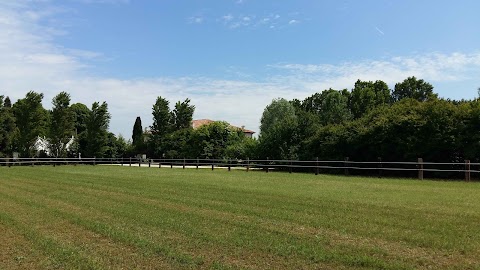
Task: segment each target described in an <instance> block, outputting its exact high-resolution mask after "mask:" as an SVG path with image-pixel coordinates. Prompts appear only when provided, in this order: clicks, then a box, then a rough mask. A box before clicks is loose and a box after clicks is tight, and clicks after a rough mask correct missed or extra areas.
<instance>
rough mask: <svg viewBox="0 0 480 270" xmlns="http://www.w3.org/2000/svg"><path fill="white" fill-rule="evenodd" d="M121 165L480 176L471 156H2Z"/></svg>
mask: <svg viewBox="0 0 480 270" xmlns="http://www.w3.org/2000/svg"><path fill="white" fill-rule="evenodd" d="M79 164H83V165H100V164H110V165H120V166H144V167H145V166H148V167H158V168H174V167H175V168H183V169H185V168H194V169H199V168H204V169H205V168H208V169H211V170H214V169H215V168H223V169H227V170H229V171H230V170H232V169H242V170H245V171H246V172H248V171H250V170H262V171H265V172H266V173H268V172H271V171H284V172H289V173H292V172H307V173H314V174H320V173H322V174H324V173H327V174H344V175H350V174H353V175H369V176H378V177H385V176H395V177H405V178H418V179H424V178H439V179H447V178H448V179H464V180H466V181H471V180H479V177H480V163H471V162H470V161H469V160H465V161H464V162H456V163H449V162H445V163H439V162H425V161H423V159H421V158H419V159H418V160H417V161H412V162H392V161H382V160H381V159H380V158H379V159H378V160H377V161H352V160H349V159H348V158H345V159H344V160H318V159H316V160H271V159H264V160H250V159H245V160H238V159H198V158H197V159H139V158H82V159H79V158H17V159H14V158H0V166H8V167H11V166H38V165H50V166H61V165H74V166H76V165H79Z"/></svg>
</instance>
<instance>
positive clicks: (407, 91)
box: [392, 76, 437, 102]
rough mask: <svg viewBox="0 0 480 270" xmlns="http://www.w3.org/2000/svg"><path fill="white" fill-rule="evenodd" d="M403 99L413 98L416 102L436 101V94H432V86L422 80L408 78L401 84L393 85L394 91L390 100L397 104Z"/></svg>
mask: <svg viewBox="0 0 480 270" xmlns="http://www.w3.org/2000/svg"><path fill="white" fill-rule="evenodd" d="M404 98H413V99H415V100H418V101H427V100H431V99H436V98H437V94H434V93H433V86H432V85H431V84H429V83H427V82H425V81H424V80H422V79H420V80H418V79H417V78H415V76H413V77H408V78H407V79H405V80H404V81H403V82H401V83H397V84H395V90H393V93H392V99H393V101H394V102H397V101H399V100H401V99H404Z"/></svg>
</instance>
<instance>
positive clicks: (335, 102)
mask: <svg viewBox="0 0 480 270" xmlns="http://www.w3.org/2000/svg"><path fill="white" fill-rule="evenodd" d="M351 118H352V114H351V113H350V110H349V109H348V98H347V97H346V96H344V95H342V93H341V92H340V91H335V90H330V91H328V92H327V93H326V94H325V98H323V100H322V110H321V115H320V120H321V123H322V124H323V125H328V124H340V123H342V122H344V121H347V120H350V119H351Z"/></svg>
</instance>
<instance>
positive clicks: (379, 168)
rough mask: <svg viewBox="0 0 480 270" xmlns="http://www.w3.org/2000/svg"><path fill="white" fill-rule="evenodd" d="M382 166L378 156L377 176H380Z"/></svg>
mask: <svg viewBox="0 0 480 270" xmlns="http://www.w3.org/2000/svg"><path fill="white" fill-rule="evenodd" d="M382 168H383V164H382V158H381V157H378V178H382Z"/></svg>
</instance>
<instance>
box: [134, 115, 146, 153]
mask: <svg viewBox="0 0 480 270" xmlns="http://www.w3.org/2000/svg"><path fill="white" fill-rule="evenodd" d="M132 144H133V148H134V151H135V152H136V153H137V154H141V153H143V151H144V150H145V139H144V136H143V127H142V119H141V118H140V116H137V118H136V119H135V124H134V125H133V131H132Z"/></svg>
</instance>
